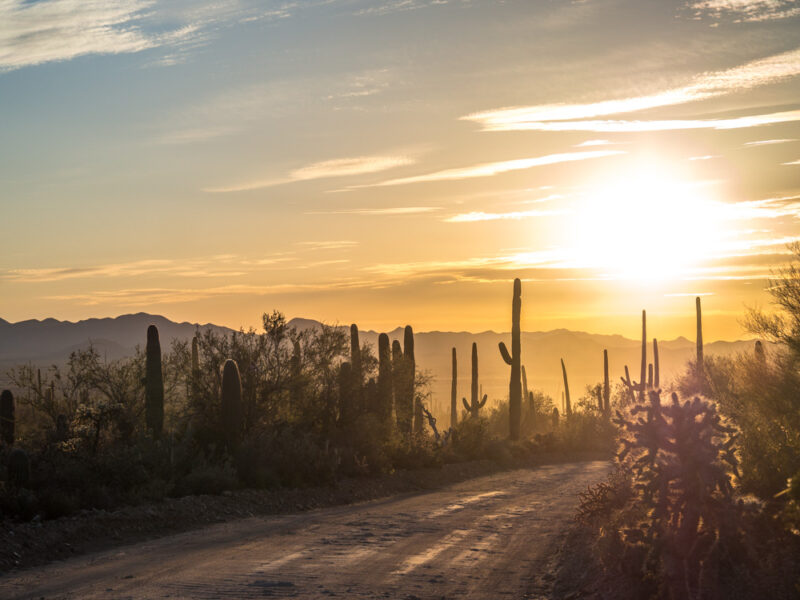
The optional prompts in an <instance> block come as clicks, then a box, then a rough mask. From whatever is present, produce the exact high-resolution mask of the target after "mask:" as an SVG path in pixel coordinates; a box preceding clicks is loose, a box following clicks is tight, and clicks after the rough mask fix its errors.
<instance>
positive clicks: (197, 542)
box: [0, 461, 609, 600]
mask: <svg viewBox="0 0 800 600" xmlns="http://www.w3.org/2000/svg"><path fill="white" fill-rule="evenodd" d="M608 465H609V463H607V462H600V461H595V462H582V463H572V464H560V465H549V466H543V467H538V468H536V469H520V470H515V471H507V472H503V473H498V474H494V475H490V476H486V477H481V478H478V479H473V480H470V481H466V482H462V483H458V484H455V485H452V486H449V487H445V488H442V489H439V490H436V491H430V492H427V493H417V494H413V495H404V496H397V497H393V498H389V499H384V500H377V501H372V502H365V503H361V504H355V505H348V506H342V507H336V508H326V509H320V510H313V511H309V512H305V513H301V514H295V515H278V516H269V517H254V518H250V519H242V520H238V521H231V522H228V523H223V524H219V525H214V526H210V527H206V528H204V529H198V530H195V531H191V532H187V533H182V534H178V535H173V536H169V537H165V538H161V539H158V540H154V541H148V542H142V543H138V544H133V545H129V546H124V547H121V548H117V549H115V550H112V551H106V552H101V553H96V554H90V555H86V556H83V557H79V558H73V559H69V560H67V561H63V562H59V563H54V564H51V565H49V566H47V567H42V568H37V569H31V570H28V571H23V572H19V573H14V574H11V575H8V576H6V577H4V578H2V579H0V597H2V598H5V599H9V600H10V599H12V598H47V599H51V598H86V599H92V598H115V599H117V598H120V599H122V598H264V597H272V598H292V597H297V598H330V597H344V598H406V599H414V598H419V599H428V598H436V599H442V598H481V599H486V598H523V597H526V598H550V597H552V589H551V588H552V586H551V582H552V580H553V575H552V569H553V565H554V564H555V557H556V551H557V549H558V547H559V546H560V545H561V544H562V543H563V541H564V538H565V535H566V532H567V529H568V526H569V522H570V519H571V517H572V515H573V514H574V511H575V507H576V504H577V493H578V492H579V491H581V490H583V489H585V487H586V486H587V485H588V484H592V483H595V482H597V481H599V480H601V479H602V478H603V477H604V476H605V474H606V473H607V472H608V469H609V466H608Z"/></svg>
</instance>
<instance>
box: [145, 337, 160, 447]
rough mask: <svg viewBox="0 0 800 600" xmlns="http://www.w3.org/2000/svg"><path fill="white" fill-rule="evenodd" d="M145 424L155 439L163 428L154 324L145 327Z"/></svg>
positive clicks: (158, 362)
mask: <svg viewBox="0 0 800 600" xmlns="http://www.w3.org/2000/svg"><path fill="white" fill-rule="evenodd" d="M144 376H145V382H144V394H145V424H146V425H147V428H148V429H149V430H150V431H151V432H152V433H153V437H154V438H155V439H159V438H160V437H161V432H162V430H163V428H164V375H163V373H162V371H161V343H160V342H159V340H158V329H157V328H156V326H155V325H150V327H148V328H147V347H146V350H145V371H144Z"/></svg>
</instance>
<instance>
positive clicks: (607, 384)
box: [603, 350, 611, 415]
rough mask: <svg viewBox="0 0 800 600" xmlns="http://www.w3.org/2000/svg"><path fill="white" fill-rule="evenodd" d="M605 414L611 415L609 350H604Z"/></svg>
mask: <svg viewBox="0 0 800 600" xmlns="http://www.w3.org/2000/svg"><path fill="white" fill-rule="evenodd" d="M603 412H604V413H605V414H607V415H608V414H610V413H611V384H610V382H609V381H608V350H603Z"/></svg>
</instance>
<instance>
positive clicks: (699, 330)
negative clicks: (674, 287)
mask: <svg viewBox="0 0 800 600" xmlns="http://www.w3.org/2000/svg"><path fill="white" fill-rule="evenodd" d="M694 304H695V310H696V312H697V356H696V366H697V374H698V376H700V377H703V375H704V373H705V365H704V364H703V314H702V311H701V309H700V296H697V297H696V298H695V303H694Z"/></svg>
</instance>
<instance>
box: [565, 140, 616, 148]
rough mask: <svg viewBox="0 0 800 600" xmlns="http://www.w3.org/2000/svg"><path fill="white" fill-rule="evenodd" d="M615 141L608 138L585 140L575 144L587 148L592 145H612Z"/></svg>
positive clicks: (577, 146)
mask: <svg viewBox="0 0 800 600" xmlns="http://www.w3.org/2000/svg"><path fill="white" fill-rule="evenodd" d="M614 143H615V142H611V141H609V140H586V141H585V142H581V143H580V144H575V147H576V148H589V147H592V146H613V145H614Z"/></svg>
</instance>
